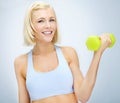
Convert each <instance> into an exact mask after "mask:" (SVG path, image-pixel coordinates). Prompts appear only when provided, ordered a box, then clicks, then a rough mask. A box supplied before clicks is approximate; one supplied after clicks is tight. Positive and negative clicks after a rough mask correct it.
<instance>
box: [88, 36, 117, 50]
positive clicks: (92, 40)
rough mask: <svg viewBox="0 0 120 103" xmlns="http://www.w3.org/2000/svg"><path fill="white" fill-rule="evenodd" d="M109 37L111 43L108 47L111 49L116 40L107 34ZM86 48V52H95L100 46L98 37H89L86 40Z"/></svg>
mask: <svg viewBox="0 0 120 103" xmlns="http://www.w3.org/2000/svg"><path fill="white" fill-rule="evenodd" d="M109 36H110V39H111V42H112V43H111V45H110V46H109V47H110V48H111V47H113V45H114V44H115V42H116V39H115V37H114V35H113V34H109ZM86 46H87V48H88V50H91V51H96V50H98V49H99V48H100V46H101V40H100V38H99V37H98V36H89V37H88V38H87V40H86Z"/></svg>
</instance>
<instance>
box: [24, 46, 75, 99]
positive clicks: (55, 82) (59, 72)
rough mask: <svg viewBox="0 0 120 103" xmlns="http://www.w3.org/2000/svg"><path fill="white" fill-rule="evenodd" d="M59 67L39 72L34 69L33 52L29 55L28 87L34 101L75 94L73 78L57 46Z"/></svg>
mask: <svg viewBox="0 0 120 103" xmlns="http://www.w3.org/2000/svg"><path fill="white" fill-rule="evenodd" d="M55 48H56V53H57V57H58V62H59V64H58V66H57V68H55V69H54V70H52V71H49V72H37V71H35V69H34V68H33V61H32V51H30V52H29V54H28V68H27V76H26V87H27V90H28V93H29V95H30V98H31V100H32V101H34V100H40V99H44V98H47V97H51V96H56V95H62V94H69V93H73V92H74V90H73V77H72V73H71V70H70V68H69V66H68V63H67V61H66V60H65V58H64V56H63V54H62V51H61V48H60V47H58V46H55Z"/></svg>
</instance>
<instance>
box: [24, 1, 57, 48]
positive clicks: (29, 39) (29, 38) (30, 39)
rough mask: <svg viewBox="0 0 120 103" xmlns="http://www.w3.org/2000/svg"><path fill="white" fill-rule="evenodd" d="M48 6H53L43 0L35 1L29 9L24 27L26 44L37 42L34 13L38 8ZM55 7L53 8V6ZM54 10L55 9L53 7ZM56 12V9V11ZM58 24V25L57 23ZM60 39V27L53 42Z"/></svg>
mask: <svg viewBox="0 0 120 103" xmlns="http://www.w3.org/2000/svg"><path fill="white" fill-rule="evenodd" d="M46 8H52V7H51V6H50V5H49V4H47V3H43V2H38V1H37V2H34V3H33V4H32V5H31V6H30V7H29V8H28V10H27V12H26V16H25V19H24V28H23V34H24V43H25V45H27V46H29V45H35V44H36V42H35V40H34V32H35V31H34V30H35V29H34V26H33V23H32V13H33V12H34V11H36V10H40V9H46ZM52 9H53V8H52ZM53 11H54V9H53ZM54 12H55V11H54ZM57 26H58V25H57ZM57 41H58V27H57V30H56V32H55V35H54V37H53V40H52V42H53V43H56V42H57Z"/></svg>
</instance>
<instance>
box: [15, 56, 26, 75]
mask: <svg viewBox="0 0 120 103" xmlns="http://www.w3.org/2000/svg"><path fill="white" fill-rule="evenodd" d="M26 67H27V54H23V55H20V56H18V57H16V58H15V60H14V69H15V73H16V74H19V73H23V72H24V71H25V69H26Z"/></svg>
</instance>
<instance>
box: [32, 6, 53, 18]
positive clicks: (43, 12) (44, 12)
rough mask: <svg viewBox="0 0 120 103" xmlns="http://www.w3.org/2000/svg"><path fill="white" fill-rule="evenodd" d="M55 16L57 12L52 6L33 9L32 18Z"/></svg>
mask: <svg viewBox="0 0 120 103" xmlns="http://www.w3.org/2000/svg"><path fill="white" fill-rule="evenodd" d="M50 17H55V12H54V10H53V9H52V8H44V9H39V10H36V11H33V13H32V19H39V18H50Z"/></svg>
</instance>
